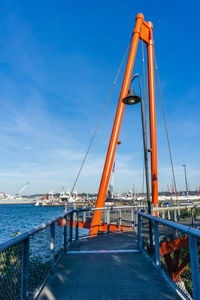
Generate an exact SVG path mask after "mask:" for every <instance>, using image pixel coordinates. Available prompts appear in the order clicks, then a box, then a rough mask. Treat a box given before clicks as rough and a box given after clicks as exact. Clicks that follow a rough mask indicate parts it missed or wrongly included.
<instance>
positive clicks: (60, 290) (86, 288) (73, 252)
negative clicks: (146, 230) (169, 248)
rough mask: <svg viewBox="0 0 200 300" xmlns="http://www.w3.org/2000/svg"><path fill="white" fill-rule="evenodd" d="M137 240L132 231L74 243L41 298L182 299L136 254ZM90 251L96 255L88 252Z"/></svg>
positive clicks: (41, 299)
mask: <svg viewBox="0 0 200 300" xmlns="http://www.w3.org/2000/svg"><path fill="white" fill-rule="evenodd" d="M136 241H137V238H136V234H135V232H133V231H131V232H126V233H112V234H109V235H105V236H99V237H97V238H89V239H85V240H80V241H76V242H74V243H73V244H72V245H71V246H70V248H69V252H68V254H66V255H64V256H63V257H62V258H61V259H60V261H59V263H58V265H57V267H56V271H55V273H54V275H52V276H51V277H50V278H49V279H48V281H47V283H46V285H45V287H44V288H43V290H42V292H41V294H40V296H39V298H38V299H39V300H47V299H48V300H66V299H70V300H76V299H77V300H78V299H84V300H90V299H91V300H93V299H95V300H101V299H102V300H103V299H104V300H107V299H123V300H126V299H141V300H142V299H154V300H155V299H156V300H158V299H162V300H165V299H180V297H179V296H178V294H177V293H176V292H175V290H174V289H173V288H172V287H171V286H170V284H169V283H168V282H167V281H166V280H165V279H164V278H163V277H162V276H161V274H160V273H159V272H157V271H156V269H155V267H154V266H153V265H152V263H151V262H150V261H149V260H148V259H147V258H146V257H145V256H144V255H143V254H142V253H139V252H137V244H136ZM88 250H89V251H96V253H85V252H87V251H88ZM102 250H103V252H100V251H102ZM112 250H120V251H121V252H116V251H112ZM123 250H128V251H129V252H123ZM131 250H133V252H130V251H131Z"/></svg>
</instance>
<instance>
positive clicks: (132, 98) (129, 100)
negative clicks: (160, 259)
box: [122, 74, 153, 251]
mask: <svg viewBox="0 0 200 300" xmlns="http://www.w3.org/2000/svg"><path fill="white" fill-rule="evenodd" d="M135 78H138V80H139V87H140V96H136V95H135V92H134V90H133V89H132V83H133V81H134V79H135ZM122 101H123V103H124V104H127V105H134V104H137V103H139V102H140V103H141V117H142V133H143V146H144V161H145V176H146V192H147V205H148V213H149V214H150V215H151V200H150V186H149V162H148V144H147V132H146V128H147V124H146V121H145V117H144V103H143V98H142V84H141V79H140V76H139V74H135V75H134V76H133V78H132V79H131V82H130V89H129V91H128V95H127V97H125V98H124V99H123V100H122ZM152 233H153V232H152V222H151V220H149V237H150V250H151V251H152V250H153V240H152Z"/></svg>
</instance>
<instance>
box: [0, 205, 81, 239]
mask: <svg viewBox="0 0 200 300" xmlns="http://www.w3.org/2000/svg"><path fill="white" fill-rule="evenodd" d="M63 209H64V207H63V206H35V205H33V204H16V205H14V204H12V205H11V204H10V205H9V204H5V205H3V204H2V205H0V216H1V219H0V243H2V242H5V241H7V240H9V239H10V238H11V237H12V236H13V234H15V233H16V232H25V231H27V230H29V229H32V228H33V227H35V226H38V225H40V224H42V223H45V222H47V221H49V220H51V219H54V218H56V217H57V216H59V215H62V213H63ZM80 231H81V230H80ZM80 233H81V232H80Z"/></svg>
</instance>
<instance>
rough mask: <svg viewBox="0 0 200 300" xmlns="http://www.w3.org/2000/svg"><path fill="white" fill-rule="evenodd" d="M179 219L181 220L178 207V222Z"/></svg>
mask: <svg viewBox="0 0 200 300" xmlns="http://www.w3.org/2000/svg"><path fill="white" fill-rule="evenodd" d="M180 220H181V211H180V209H178V222H180Z"/></svg>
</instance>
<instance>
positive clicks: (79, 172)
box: [71, 34, 133, 194]
mask: <svg viewBox="0 0 200 300" xmlns="http://www.w3.org/2000/svg"><path fill="white" fill-rule="evenodd" d="M132 37H133V34H132V35H131V38H130V41H129V43H128V46H127V48H126V51H125V54H124V56H123V59H122V62H121V64H120V67H119V69H118V72H117V75H116V77H115V80H114V82H113V84H112V87H111V90H110V93H109V95H108V98H107V101H106V103H105V106H104V108H103V111H102V113H101V116H100V119H99V121H98V123H97V127H96V129H95V131H94V133H93V135H92V138H91V140H90V143H89V146H88V149H87V151H86V154H85V156H84V158H83V161H82V163H81V166H80V169H79V171H78V174H77V176H76V179H75V181H74V184H73V186H72V189H71V194H72V193H73V191H74V188H75V186H76V184H77V181H78V179H79V176H80V174H81V171H82V169H83V166H84V164H85V161H86V158H87V156H88V153H89V151H90V148H91V146H92V144H93V141H94V138H95V135H96V133H97V130H98V128H99V126H100V123H101V120H102V118H103V115H104V113H105V110H106V107H107V105H108V101H109V99H110V97H111V94H112V92H113V89H114V87H115V84H116V82H117V79H118V76H119V73H120V71H121V68H122V66H123V63H124V60H125V57H126V55H127V52H128V49H129V47H130V43H131V41H132Z"/></svg>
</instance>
